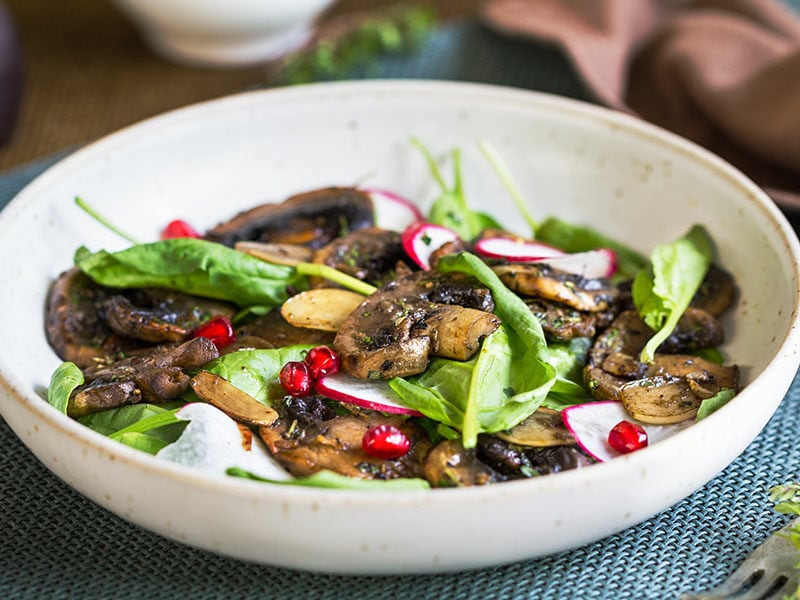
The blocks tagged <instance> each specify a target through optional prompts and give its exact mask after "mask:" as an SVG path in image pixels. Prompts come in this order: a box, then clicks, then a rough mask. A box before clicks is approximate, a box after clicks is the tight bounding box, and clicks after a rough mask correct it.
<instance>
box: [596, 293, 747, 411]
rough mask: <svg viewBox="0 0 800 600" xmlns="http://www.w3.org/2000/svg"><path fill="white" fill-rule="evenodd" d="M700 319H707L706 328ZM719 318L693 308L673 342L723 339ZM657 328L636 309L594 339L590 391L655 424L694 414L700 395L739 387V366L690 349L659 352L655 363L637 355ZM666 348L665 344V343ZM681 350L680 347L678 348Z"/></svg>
mask: <svg viewBox="0 0 800 600" xmlns="http://www.w3.org/2000/svg"><path fill="white" fill-rule="evenodd" d="M699 324H706V325H707V326H708V327H709V329H710V331H704V330H702V328H701V327H699ZM721 331H722V330H721V329H719V325H718V323H716V320H715V319H714V318H713V317H711V316H710V315H708V314H707V313H703V311H700V309H689V311H687V314H685V315H684V316H683V317H682V318H681V320H680V321H679V323H678V326H677V328H676V333H675V334H674V335H673V338H674V339H673V342H674V343H675V344H676V345H679V342H680V341H681V340H684V341H685V346H686V347H689V348H691V349H696V348H699V347H709V346H700V344H702V343H704V342H714V343H713V344H711V345H712V346H713V345H716V344H718V343H720V342H721V341H722V339H721ZM652 335H653V331H652V330H651V329H650V328H649V327H648V326H647V325H646V324H645V323H644V322H643V321H642V320H641V319H640V318H639V316H638V315H637V314H636V312H635V311H632V310H629V311H623V312H622V313H620V315H619V316H618V317H617V318H616V319H615V320H614V322H613V323H612V324H611V325H610V326H609V328H608V329H607V330H606V331H605V332H604V333H603V334H601V335H600V336H599V337H598V339H597V340H596V341H595V343H594V345H593V346H592V348H591V350H590V351H589V357H588V361H587V365H586V367H585V368H584V380H585V382H586V385H587V387H588V388H589V390H590V391H591V392H592V395H593V396H594V397H595V398H597V399H602V400H619V401H622V402H623V404H624V405H625V407H626V409H627V410H628V412H630V413H631V415H632V416H634V418H636V419H638V420H640V421H643V422H646V423H653V424H668V423H677V422H680V421H683V420H686V419H689V418H693V417H694V416H695V414H696V413H697V409H698V408H699V406H700V403H701V402H702V400H704V399H706V398H710V397H711V396H713V395H714V394H716V393H718V392H719V391H720V390H722V389H732V390H734V391H738V379H739V371H738V369H737V367H736V366H725V365H718V364H716V363H712V362H710V361H708V360H704V359H702V358H699V357H697V356H693V355H688V354H664V353H657V354H656V355H655V358H654V360H653V362H652V363H649V364H648V363H642V362H640V361H639V360H638V357H639V353H640V352H641V350H642V348H644V345H645V344H646V343H647V340H648V339H649V338H650V337H651V336H652ZM662 347H663V345H662ZM678 349H680V347H679V348H678Z"/></svg>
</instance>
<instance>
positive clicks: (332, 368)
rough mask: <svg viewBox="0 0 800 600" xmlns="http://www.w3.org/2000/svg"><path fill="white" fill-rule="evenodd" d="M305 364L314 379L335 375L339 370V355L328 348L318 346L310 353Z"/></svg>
mask: <svg viewBox="0 0 800 600" xmlns="http://www.w3.org/2000/svg"><path fill="white" fill-rule="evenodd" d="M305 363H306V364H307V365H308V368H309V369H310V370H311V376H312V377H313V378H314V379H320V378H321V377H324V376H325V375H333V374H334V373H336V372H337V371H338V370H339V355H338V354H336V352H334V351H333V350H331V349H330V348H328V347H327V346H316V347H314V348H312V349H311V350H309V351H308V353H307V354H306V358H305Z"/></svg>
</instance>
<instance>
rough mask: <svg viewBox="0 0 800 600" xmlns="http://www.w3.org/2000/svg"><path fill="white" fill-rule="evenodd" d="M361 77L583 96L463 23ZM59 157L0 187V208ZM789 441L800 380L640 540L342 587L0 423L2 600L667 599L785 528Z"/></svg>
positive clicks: (538, 49)
mask: <svg viewBox="0 0 800 600" xmlns="http://www.w3.org/2000/svg"><path fill="white" fill-rule="evenodd" d="M368 74H369V75H375V76H382V77H408V76H414V77H429V78H440V79H461V80H469V81H485V82H491V83H500V84H505V85H515V86H518V87H527V88H532V89H538V90H543V91H549V92H553V93H558V94H562V95H567V96H572V97H575V98H583V99H585V96H586V94H585V92H584V90H583V88H582V86H581V85H580V83H579V82H578V81H577V80H576V79H575V78H574V76H573V75H572V73H571V71H570V69H569V67H568V65H567V63H566V62H565V61H564V59H563V58H562V57H561V56H560V55H559V54H558V53H557V52H555V51H554V50H553V49H550V48H547V47H543V46H540V45H537V44H532V43H525V42H521V41H512V40H508V39H504V38H501V37H499V36H496V35H494V34H492V33H490V32H488V31H486V30H484V29H482V28H480V27H478V26H475V25H472V24H459V25H453V26H450V27H447V28H444V29H442V30H441V31H440V32H438V33H437V34H436V35H435V36H434V37H433V39H431V41H430V43H428V44H427V45H426V47H425V48H424V49H423V51H422V52H421V53H419V54H418V55H415V56H414V57H411V58H403V59H395V60H391V61H385V62H384V63H383V64H382V65H380V67H379V68H378V69H377V70H376V71H374V72H371V73H368ZM57 158H59V157H50V158H47V159H44V160H42V161H40V162H38V163H35V164H32V165H28V166H26V167H24V168H20V169H17V170H15V171H12V172H8V173H5V174H2V175H0V207H2V206H4V205H5V204H6V203H7V202H8V200H9V199H10V198H11V197H13V195H14V194H15V193H16V192H17V191H19V190H20V189H21V188H22V187H23V186H24V185H25V184H26V183H27V182H28V181H30V180H31V179H32V178H33V177H35V176H36V175H37V174H38V173H40V172H41V171H42V170H44V169H45V168H46V167H47V166H49V165H50V164H52V163H53V162H55V161H56V160H57ZM798 434H800V379H798V380H796V381H795V382H794V384H793V385H792V388H791V390H790V392H789V393H788V394H787V396H786V398H785V399H784V400H783V402H782V403H781V405H780V407H779V409H778V411H777V412H776V414H775V415H774V416H773V418H772V419H771V420H770V422H769V423H768V425H767V427H766V428H765V430H764V431H763V432H762V433H761V434H760V435H759V436H758V437H757V438H756V440H755V441H754V442H753V443H752V444H751V445H750V446H749V447H748V448H747V450H746V451H745V452H744V453H743V454H742V455H741V456H740V457H739V458H738V459H737V460H736V461H735V462H734V463H733V464H732V465H731V466H729V467H728V468H727V469H725V471H723V472H722V473H721V474H720V475H719V476H718V477H716V478H715V479H714V480H712V481H711V482H710V483H708V484H707V485H706V486H705V487H703V488H702V489H701V490H700V491H698V492H697V493H695V494H693V495H692V496H690V497H689V498H687V499H686V500H684V501H682V502H680V503H679V504H677V505H676V506H674V507H672V508H671V509H669V510H666V511H664V512H663V513H661V514H659V515H657V516H655V517H653V518H652V519H650V520H649V521H647V522H645V523H643V524H641V525H639V526H637V527H634V528H631V529H629V530H626V531H624V532H622V533H620V534H617V535H614V536H611V537H609V538H607V539H605V540H602V541H600V542H597V543H594V544H590V545H588V546H585V547H583V548H580V549H577V550H573V551H570V552H564V553H561V554H557V555H554V556H550V557H547V558H543V559H538V560H531V561H526V562H520V563H516V564H513V565H508V566H504V567H498V568H491V569H484V570H479V571H471V572H467V573H451V574H443V575H435V576H433V575H430V576H413V577H412V576H402V577H345V576H334V575H316V574H309V573H303V572H297V571H292V570H288V569H280V568H272V567H266V566H260V565H252V564H248V563H243V562H239V561H235V560H231V559H228V558H224V557H219V556H215V555H213V554H209V553H206V552H203V551H199V550H194V549H191V548H188V547H185V546H182V545H179V544H176V543H173V542H170V541H167V540H165V539H162V538H160V537H159V536H156V535H154V534H151V533H149V532H147V531H144V530H142V529H139V528H138V527H136V526H134V525H131V524H129V523H127V522H125V521H123V520H122V519H119V518H117V517H115V516H113V515H111V514H110V513H108V512H106V511H105V510H103V509H101V508H99V507H97V506H96V505H95V504H93V503H92V502H91V501H89V500H87V499H85V498H83V497H82V496H80V495H79V494H77V493H76V492H74V491H73V490H72V489H71V488H69V487H68V486H67V485H65V484H64V483H62V482H61V481H60V480H59V479H57V478H56V477H54V476H53V475H51V474H50V472H49V471H47V470H46V469H45V468H44V467H43V466H42V465H41V464H40V463H39V462H38V461H37V460H36V459H35V458H34V456H33V455H32V454H31V453H30V452H29V451H28V450H27V448H25V446H24V445H23V444H22V443H21V442H20V441H19V440H18V439H17V438H16V437H15V436H14V434H13V433H12V432H11V430H10V429H9V427H8V426H7V425H6V424H5V423H4V422H3V421H2V420H0V598H2V599H6V598H9V599H10V598H30V599H42V598H80V599H84V598H85V599H94V598H120V599H127V598H130V599H132V600H140V599H162V598H163V599H167V598H169V599H172V598H192V599H196V600H204V599H210V598H281V599H282V600H293V599H298V600H299V599H306V598H319V599H330V600H334V599H337V600H338V599H346V598H364V599H372V598H375V599H377V598H381V599H392V598H402V599H403V600H408V599H425V598H431V599H436V600H449V599H467V598H470V599H471V598H529V599H542V600H551V599H573V598H604V599H613V600H617V599H624V598H630V599H636V600H642V599H651V598H652V599H673V598H677V597H678V596H679V595H680V594H681V593H684V592H688V591H699V590H703V589H707V588H708V587H710V586H713V585H715V584H716V583H718V582H719V581H721V580H722V579H723V578H724V577H725V576H726V575H727V574H728V573H730V572H731V571H732V570H733V569H734V568H735V566H736V565H738V564H739V563H740V562H741V560H743V559H744V557H745V556H746V555H747V554H748V553H749V552H750V551H751V550H752V549H753V548H754V547H755V546H756V545H757V544H758V543H760V542H761V541H762V540H763V539H764V538H766V537H767V535H768V534H769V533H770V532H771V531H773V530H774V529H776V528H778V527H779V526H780V525H781V524H782V523H783V522H784V521H785V520H786V518H785V517H782V516H780V515H777V514H775V513H774V512H773V511H772V509H771V505H770V503H769V501H768V498H767V490H768V489H769V487H771V486H773V485H775V484H779V483H783V482H787V481H792V480H796V479H797V478H798V473H797V470H798V465H800V444H798V439H800V435H798ZM586 510H591V502H590V501H589V500H587V503H586ZM421 535H424V534H422V533H421Z"/></svg>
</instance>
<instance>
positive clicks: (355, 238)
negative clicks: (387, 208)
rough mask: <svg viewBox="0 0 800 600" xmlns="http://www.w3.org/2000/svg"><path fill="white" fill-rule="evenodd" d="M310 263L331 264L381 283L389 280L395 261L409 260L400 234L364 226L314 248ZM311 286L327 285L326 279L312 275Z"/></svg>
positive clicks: (360, 277) (366, 279)
mask: <svg viewBox="0 0 800 600" xmlns="http://www.w3.org/2000/svg"><path fill="white" fill-rule="evenodd" d="M311 260H312V262H315V263H318V264H322V265H327V266H329V267H333V268H334V269H337V270H339V271H342V272H343V273H347V274H348V275H350V276H352V277H355V278H356V279H360V280H361V281H367V282H369V283H371V284H373V285H383V284H384V283H386V282H387V281H390V280H391V279H392V276H393V275H394V268H395V266H396V265H397V263H398V262H405V261H408V260H409V258H408V255H407V254H406V253H405V251H404V250H403V245H402V243H401V242H400V234H399V233H397V232H396V231H389V230H387V229H380V228H378V227H367V228H365V229H359V230H357V231H353V232H351V233H349V234H347V235H345V236H343V237H339V238H336V239H335V240H333V241H332V242H330V243H328V244H326V245H325V246H323V247H322V248H319V249H318V250H315V251H314V254H313V256H312V259H311ZM311 284H312V286H313V287H329V286H330V285H331V283H330V282H329V281H327V280H324V279H322V280H320V279H317V278H315V279H314V280H312V282H311Z"/></svg>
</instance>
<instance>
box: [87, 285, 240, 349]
mask: <svg viewBox="0 0 800 600" xmlns="http://www.w3.org/2000/svg"><path fill="white" fill-rule="evenodd" d="M99 309H100V314H101V315H102V316H103V317H104V318H105V320H106V323H108V326H109V327H110V328H111V330H112V331H114V332H115V333H118V334H119V335H122V336H125V337H128V338H134V339H138V340H142V341H143V342H149V343H152V344H162V343H169V342H173V343H180V342H183V341H186V340H187V339H188V338H189V336H190V335H191V333H192V331H194V330H195V329H197V328H198V327H199V326H200V325H202V324H203V323H206V322H208V321H210V320H211V319H214V318H216V317H228V318H230V317H232V316H233V314H234V312H235V311H236V309H235V307H234V306H233V305H231V304H227V303H225V302H219V301H216V300H209V299H206V298H200V297H197V296H191V295H189V294H183V293H180V292H173V291H169V290H159V289H150V288H147V289H136V290H130V291H126V292H125V295H122V294H118V295H114V296H111V297H110V298H109V299H108V300H106V301H105V302H102V303H101V305H100V306H99Z"/></svg>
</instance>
